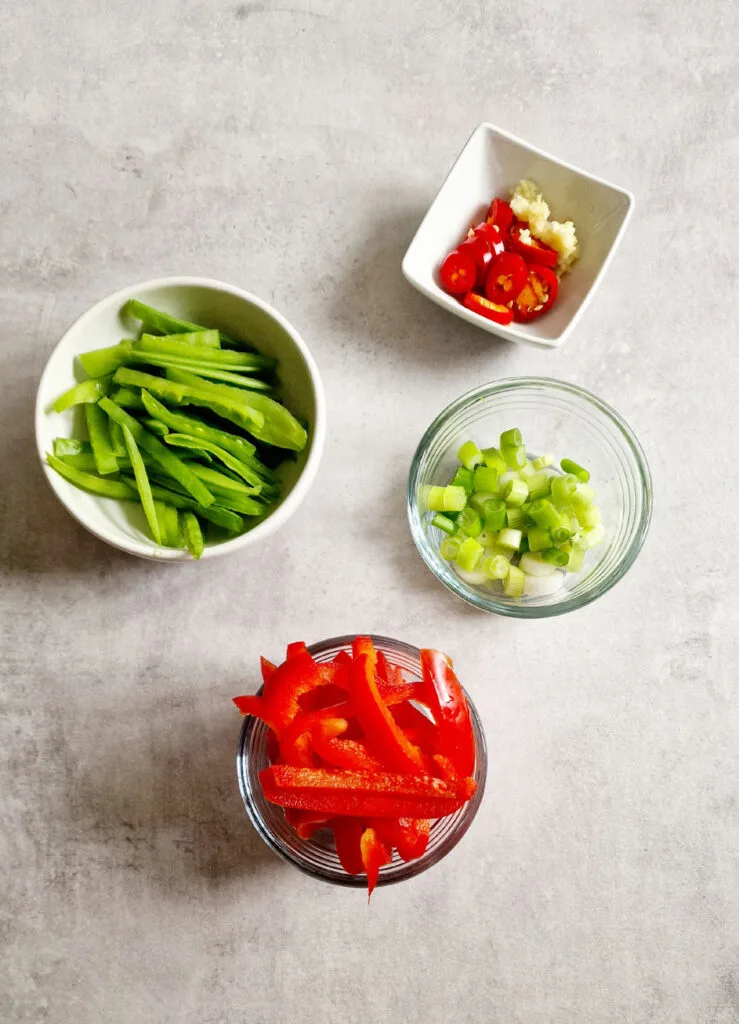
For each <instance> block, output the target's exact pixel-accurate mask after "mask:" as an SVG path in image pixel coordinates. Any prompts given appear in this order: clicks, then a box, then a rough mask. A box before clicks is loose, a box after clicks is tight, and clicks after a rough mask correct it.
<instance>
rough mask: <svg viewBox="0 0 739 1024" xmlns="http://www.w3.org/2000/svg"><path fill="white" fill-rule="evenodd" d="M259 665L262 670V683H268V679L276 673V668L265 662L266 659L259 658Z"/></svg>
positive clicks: (269, 662)
mask: <svg viewBox="0 0 739 1024" xmlns="http://www.w3.org/2000/svg"><path fill="white" fill-rule="evenodd" d="M259 665H260V668H261V670H262V682H263V683H267V682H269V680H270V678H271V677H272V676H273V675H274V673H275V672H276V671H277V666H276V665H273V664H272V662H271V661H267V659H266V658H260V659H259Z"/></svg>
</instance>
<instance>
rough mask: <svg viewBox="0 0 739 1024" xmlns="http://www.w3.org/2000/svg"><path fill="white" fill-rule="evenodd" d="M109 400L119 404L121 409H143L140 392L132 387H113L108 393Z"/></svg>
mask: <svg viewBox="0 0 739 1024" xmlns="http://www.w3.org/2000/svg"><path fill="white" fill-rule="evenodd" d="M110 400H111V402H115V404H116V405H120V406H121V408H122V409H136V410H138V409H143V408H144V403H143V402H142V401H141V393H140V392H139V391H134V390H133V389H132V388H114V389H113V391H111V393H110Z"/></svg>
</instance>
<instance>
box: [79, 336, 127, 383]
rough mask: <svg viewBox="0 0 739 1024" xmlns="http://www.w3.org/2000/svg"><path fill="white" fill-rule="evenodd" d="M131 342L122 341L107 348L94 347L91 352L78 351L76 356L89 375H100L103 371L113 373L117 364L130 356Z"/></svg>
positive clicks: (121, 364)
mask: <svg viewBox="0 0 739 1024" xmlns="http://www.w3.org/2000/svg"><path fill="white" fill-rule="evenodd" d="M131 344H132V343H131V342H130V341H122V342H120V344H118V345H109V346H108V347H107V348H96V349H93V351H92V352H80V354H79V356H78V357H77V358H78V359H79V361H80V362H81V363H82V367H83V369H84V371H85V373H86V374H87V375H88V376H90V377H102V375H103V374H104V373H115V371H116V370H117V369H118V367H119V366H123V364H124V363H125V362H126V361H127V360H128V359H130V358H131Z"/></svg>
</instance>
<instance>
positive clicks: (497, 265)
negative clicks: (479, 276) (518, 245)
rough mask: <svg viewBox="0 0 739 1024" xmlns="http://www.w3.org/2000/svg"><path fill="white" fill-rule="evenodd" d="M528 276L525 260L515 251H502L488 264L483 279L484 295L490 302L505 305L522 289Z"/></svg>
mask: <svg viewBox="0 0 739 1024" xmlns="http://www.w3.org/2000/svg"><path fill="white" fill-rule="evenodd" d="M528 276H529V268H528V267H527V266H526V260H525V259H524V258H523V256H519V254H518V253H517V252H504V253H501V254H500V256H496V258H495V259H494V260H493V262H492V263H491V264H490V270H489V271H488V276H487V277H486V279H485V295H486V297H487V298H488V299H490V301H491V302H495V303H497V304H498V305H499V306H505V305H506V304H507V303H509V302H512V301H513V299H515V298H516V296H517V295H518V294H519V292H521V291H522V290H523V287H524V285H525V284H526V281H527V279H528Z"/></svg>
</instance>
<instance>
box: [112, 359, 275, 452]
mask: <svg viewBox="0 0 739 1024" xmlns="http://www.w3.org/2000/svg"><path fill="white" fill-rule="evenodd" d="M180 372H184V371H178V370H169V371H168V374H167V376H169V374H170V373H180ZM188 376H189V375H188ZM193 376H194V374H193ZM113 379H114V381H115V382H116V383H117V384H126V385H130V386H133V387H139V388H142V389H145V390H146V391H149V392H150V393H151V394H152V395H154V396H155V397H156V398H160V399H161V400H162V401H166V402H170V403H171V404H172V405H197V406H202V407H204V408H206V409H210V411H211V412H214V413H215V414H216V415H217V416H222V417H223V418H224V419H226V420H231V422H232V423H236V424H237V425H238V426H239V427H243V429H244V430H248V431H249V433H250V434H254V436H255V437H256V436H257V434H256V431H257V430H261V428H262V427H263V425H264V416H263V415H262V414H261V413H260V412H258V411H257V410H256V409H252V408H250V407H248V406H246V405H244V404H243V402H241V400H240V399H241V396H242V395H244V394H246V392H242V391H238V390H237V389H236V388H226V387H224V391H229V392H232V391H235V392H236V394H237V395H238V397H239V401H234V400H232V399H231V398H230V396H229V397H228V399H224V398H223V396H215V395H212V394H210V393H209V392H208V391H205V390H203V389H201V388H194V387H190V386H189V385H187V384H181V383H178V382H176V381H174V380H169V379H166V380H165V379H164V378H163V377H155V376H153V374H150V373H141V372H140V371H139V370H129V369H128V368H127V367H125V366H121V367H120V369H118V370H116V372H115V376H114V378H113ZM197 380H201V378H200V377H198V378H197ZM203 383H204V384H207V381H203ZM212 386H213V387H216V386H221V385H212ZM157 418H158V417H157Z"/></svg>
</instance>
